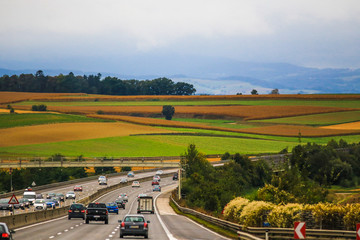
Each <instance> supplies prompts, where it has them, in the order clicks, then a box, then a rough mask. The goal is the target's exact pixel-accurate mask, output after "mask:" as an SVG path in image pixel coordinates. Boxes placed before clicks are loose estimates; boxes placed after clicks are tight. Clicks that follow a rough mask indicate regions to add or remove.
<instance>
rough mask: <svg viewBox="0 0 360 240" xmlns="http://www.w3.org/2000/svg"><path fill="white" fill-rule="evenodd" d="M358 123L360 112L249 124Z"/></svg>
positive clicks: (266, 120)
mask: <svg viewBox="0 0 360 240" xmlns="http://www.w3.org/2000/svg"><path fill="white" fill-rule="evenodd" d="M356 121H360V111H349V112H336V113H323V114H313V115H306V116H298V117H286V118H274V119H265V120H253V121H249V122H250V123H281V124H299V125H311V126H326V125H333V124H340V123H349V122H356Z"/></svg>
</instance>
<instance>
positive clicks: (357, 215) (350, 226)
mask: <svg viewBox="0 0 360 240" xmlns="http://www.w3.org/2000/svg"><path fill="white" fill-rule="evenodd" d="M345 209H346V213H345V216H344V226H345V228H346V229H347V230H356V224H357V223H359V222H360V203H354V204H348V205H346V206H345Z"/></svg>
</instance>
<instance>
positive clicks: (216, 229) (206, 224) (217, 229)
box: [170, 201, 237, 239]
mask: <svg viewBox="0 0 360 240" xmlns="http://www.w3.org/2000/svg"><path fill="white" fill-rule="evenodd" d="M170 206H171V207H172V208H173V209H174V211H175V212H176V214H178V215H183V216H185V217H188V218H190V219H191V220H193V221H195V222H197V223H199V224H201V225H202V226H204V227H206V228H208V229H210V230H212V231H214V232H216V233H218V234H220V235H223V236H226V237H228V238H232V239H237V233H234V232H233V231H230V230H226V229H224V228H221V227H219V226H217V225H215V224H212V223H210V222H207V221H205V220H203V219H200V218H198V217H195V216H193V215H191V214H186V213H183V212H181V211H180V210H179V208H178V207H177V206H176V205H175V204H174V203H173V202H172V201H170Z"/></svg>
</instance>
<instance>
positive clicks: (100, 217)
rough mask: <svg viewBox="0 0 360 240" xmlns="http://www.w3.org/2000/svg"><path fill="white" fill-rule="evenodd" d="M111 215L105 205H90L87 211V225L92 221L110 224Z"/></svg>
mask: <svg viewBox="0 0 360 240" xmlns="http://www.w3.org/2000/svg"><path fill="white" fill-rule="evenodd" d="M108 215H109V213H108V210H107V207H106V204H105V203H98V202H96V203H89V204H88V206H87V209H86V218H85V223H86V224H89V222H90V221H104V222H105V224H109V217H108Z"/></svg>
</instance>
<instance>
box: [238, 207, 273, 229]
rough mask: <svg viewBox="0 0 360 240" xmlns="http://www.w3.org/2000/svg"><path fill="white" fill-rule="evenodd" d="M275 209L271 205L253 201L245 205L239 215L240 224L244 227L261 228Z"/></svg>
mask: <svg viewBox="0 0 360 240" xmlns="http://www.w3.org/2000/svg"><path fill="white" fill-rule="evenodd" d="M274 207H275V205H274V204H272V203H267V202H264V201H253V202H250V203H249V204H247V205H246V206H245V207H244V208H243V210H242V212H241V215H240V223H241V224H244V225H245V226H252V227H262V225H263V222H265V221H266V220H267V215H268V214H269V213H270V212H271V210H272V209H273V208H274Z"/></svg>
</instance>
